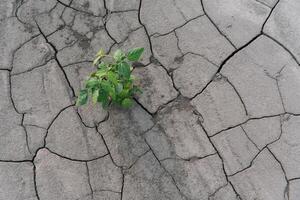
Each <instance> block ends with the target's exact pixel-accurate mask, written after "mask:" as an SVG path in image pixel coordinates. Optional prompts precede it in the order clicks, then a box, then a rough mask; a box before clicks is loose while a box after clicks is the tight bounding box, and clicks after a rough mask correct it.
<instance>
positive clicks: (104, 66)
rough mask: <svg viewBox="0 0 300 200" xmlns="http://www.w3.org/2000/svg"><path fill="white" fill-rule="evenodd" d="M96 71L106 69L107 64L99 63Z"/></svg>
mask: <svg viewBox="0 0 300 200" xmlns="http://www.w3.org/2000/svg"><path fill="white" fill-rule="evenodd" d="M98 69H107V64H105V63H104V62H101V63H100V64H99V65H98Z"/></svg>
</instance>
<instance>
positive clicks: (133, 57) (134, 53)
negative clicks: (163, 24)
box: [127, 48, 144, 61]
mask: <svg viewBox="0 0 300 200" xmlns="http://www.w3.org/2000/svg"><path fill="white" fill-rule="evenodd" d="M143 52H144V48H134V49H132V50H130V51H129V52H128V54H127V59H128V60H129V61H138V60H139V59H140V57H141V55H142V54H143Z"/></svg>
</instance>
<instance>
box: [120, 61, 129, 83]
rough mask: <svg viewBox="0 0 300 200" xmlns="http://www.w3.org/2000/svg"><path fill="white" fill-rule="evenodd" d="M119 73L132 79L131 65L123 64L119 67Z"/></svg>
mask: <svg viewBox="0 0 300 200" xmlns="http://www.w3.org/2000/svg"><path fill="white" fill-rule="evenodd" d="M118 73H119V74H120V75H121V76H123V77H124V78H126V79H129V77H130V73H131V72H130V65H129V64H128V63H127V62H122V63H120V64H119V65H118Z"/></svg>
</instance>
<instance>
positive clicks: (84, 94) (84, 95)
mask: <svg viewBox="0 0 300 200" xmlns="http://www.w3.org/2000/svg"><path fill="white" fill-rule="evenodd" d="M87 100H88V90H87V89H83V90H80V93H79V96H78V98H77V101H76V105H77V106H81V105H84V104H86V103H87Z"/></svg>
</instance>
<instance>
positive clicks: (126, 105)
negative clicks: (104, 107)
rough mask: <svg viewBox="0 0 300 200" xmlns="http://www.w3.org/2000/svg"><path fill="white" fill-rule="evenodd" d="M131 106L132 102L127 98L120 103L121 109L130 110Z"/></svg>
mask: <svg viewBox="0 0 300 200" xmlns="http://www.w3.org/2000/svg"><path fill="white" fill-rule="evenodd" d="M132 105H133V101H132V100H131V99H129V98H126V99H124V100H123V101H122V107H123V108H130V107H131V106H132Z"/></svg>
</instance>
